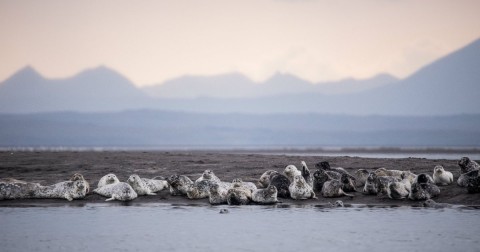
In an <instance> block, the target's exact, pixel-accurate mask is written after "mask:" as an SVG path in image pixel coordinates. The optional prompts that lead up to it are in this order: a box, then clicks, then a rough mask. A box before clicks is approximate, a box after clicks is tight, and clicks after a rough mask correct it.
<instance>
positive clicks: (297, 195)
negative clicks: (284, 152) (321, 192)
mask: <svg viewBox="0 0 480 252" xmlns="http://www.w3.org/2000/svg"><path fill="white" fill-rule="evenodd" d="M288 190H289V191H290V197H291V198H292V199H295V200H296V199H316V198H317V197H316V196H315V192H313V189H312V187H311V186H309V185H308V184H307V182H306V181H305V179H304V178H303V176H302V175H296V176H295V177H294V178H293V182H292V183H291V184H290V186H289V187H288Z"/></svg>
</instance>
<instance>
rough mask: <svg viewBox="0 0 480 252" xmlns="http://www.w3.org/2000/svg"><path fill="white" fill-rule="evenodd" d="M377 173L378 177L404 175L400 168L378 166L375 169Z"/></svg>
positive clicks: (398, 176)
mask: <svg viewBox="0 0 480 252" xmlns="http://www.w3.org/2000/svg"><path fill="white" fill-rule="evenodd" d="M374 172H375V175H377V177H387V176H388V177H397V178H400V176H402V173H403V171H400V170H387V169H386V168H383V167H382V168H378V169H376V170H375V171H374Z"/></svg>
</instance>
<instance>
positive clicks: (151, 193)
mask: <svg viewBox="0 0 480 252" xmlns="http://www.w3.org/2000/svg"><path fill="white" fill-rule="evenodd" d="M147 195H151V196H154V195H157V194H156V193H153V192H150V193H147Z"/></svg>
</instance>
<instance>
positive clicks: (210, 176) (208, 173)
mask: <svg viewBox="0 0 480 252" xmlns="http://www.w3.org/2000/svg"><path fill="white" fill-rule="evenodd" d="M203 180H208V181H214V182H220V179H219V178H218V177H217V176H215V173H213V171H212V170H205V171H204V172H203V173H202V176H200V178H198V179H197V180H195V183H198V182H200V181H203Z"/></svg>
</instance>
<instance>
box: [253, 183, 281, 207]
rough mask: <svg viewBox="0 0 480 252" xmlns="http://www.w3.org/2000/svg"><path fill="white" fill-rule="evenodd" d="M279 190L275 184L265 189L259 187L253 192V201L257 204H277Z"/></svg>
mask: <svg viewBox="0 0 480 252" xmlns="http://www.w3.org/2000/svg"><path fill="white" fill-rule="evenodd" d="M277 195H278V191H277V188H276V187H275V186H274V185H269V186H268V187H267V188H265V189H257V190H255V191H254V192H253V193H252V201H253V202H255V203H257V204H275V203H277V202H278V198H277Z"/></svg>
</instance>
